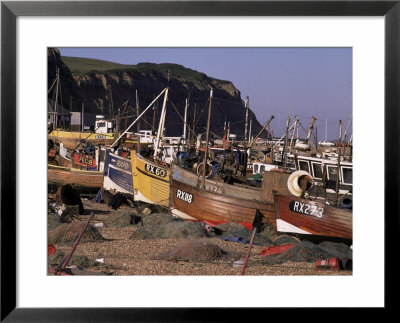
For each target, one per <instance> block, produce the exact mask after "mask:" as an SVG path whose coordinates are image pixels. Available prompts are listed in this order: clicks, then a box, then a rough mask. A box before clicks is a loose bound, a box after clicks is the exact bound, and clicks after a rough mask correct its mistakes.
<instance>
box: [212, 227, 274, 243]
mask: <svg viewBox="0 0 400 323" xmlns="http://www.w3.org/2000/svg"><path fill="white" fill-rule="evenodd" d="M215 229H217V230H216V231H212V233H211V234H212V235H213V236H216V237H219V238H220V239H223V240H228V239H229V238H234V237H237V238H240V239H241V241H250V239H251V235H252V231H250V230H248V229H247V228H245V227H244V226H243V225H241V224H239V223H234V222H228V223H224V224H219V225H217V226H215ZM276 237H277V233H276V231H275V228H274V227H273V226H272V225H270V224H267V223H264V224H263V227H262V230H261V232H259V233H256V235H255V237H254V244H255V245H261V246H273V245H275V243H274V242H273V241H274V239H276Z"/></svg>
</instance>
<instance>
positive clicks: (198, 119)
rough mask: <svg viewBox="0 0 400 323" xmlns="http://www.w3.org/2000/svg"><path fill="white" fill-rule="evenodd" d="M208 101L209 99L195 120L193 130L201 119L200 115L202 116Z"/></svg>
mask: <svg viewBox="0 0 400 323" xmlns="http://www.w3.org/2000/svg"><path fill="white" fill-rule="evenodd" d="M209 100H210V98H208V99H207V101H206V103H205V104H204V108H203V110H201V112H200V115H199V116H198V118H197V120H196V123H195V124H194V128H196V126H197V124H198V123H199V121H200V118H201V115H202V114H203V112H204V110H205V108H206V107H207V104H208V101H209Z"/></svg>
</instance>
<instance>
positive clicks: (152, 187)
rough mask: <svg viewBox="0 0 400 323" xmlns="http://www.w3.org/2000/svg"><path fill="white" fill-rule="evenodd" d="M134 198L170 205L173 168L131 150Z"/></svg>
mask: <svg viewBox="0 0 400 323" xmlns="http://www.w3.org/2000/svg"><path fill="white" fill-rule="evenodd" d="M131 161H132V182H133V199H134V200H135V201H142V202H146V203H152V204H158V205H162V206H169V197H170V195H169V194H170V186H169V177H170V175H171V170H170V168H169V166H167V165H166V164H164V163H162V162H159V161H157V160H153V159H150V158H144V157H143V156H141V155H139V154H138V153H136V152H135V151H131Z"/></svg>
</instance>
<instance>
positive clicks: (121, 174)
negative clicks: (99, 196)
mask: <svg viewBox="0 0 400 323" xmlns="http://www.w3.org/2000/svg"><path fill="white" fill-rule="evenodd" d="M106 155H107V157H106V163H105V165H106V166H105V169H104V182H103V188H104V189H105V190H108V191H111V190H112V191H115V192H120V193H126V194H129V195H132V194H133V184H132V164H131V159H130V157H125V156H119V155H117V154H115V153H112V152H111V151H110V150H107V152H106Z"/></svg>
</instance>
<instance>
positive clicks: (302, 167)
mask: <svg viewBox="0 0 400 323" xmlns="http://www.w3.org/2000/svg"><path fill="white" fill-rule="evenodd" d="M299 170H305V171H306V172H308V173H310V165H309V164H308V161H303V160H299Z"/></svg>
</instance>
